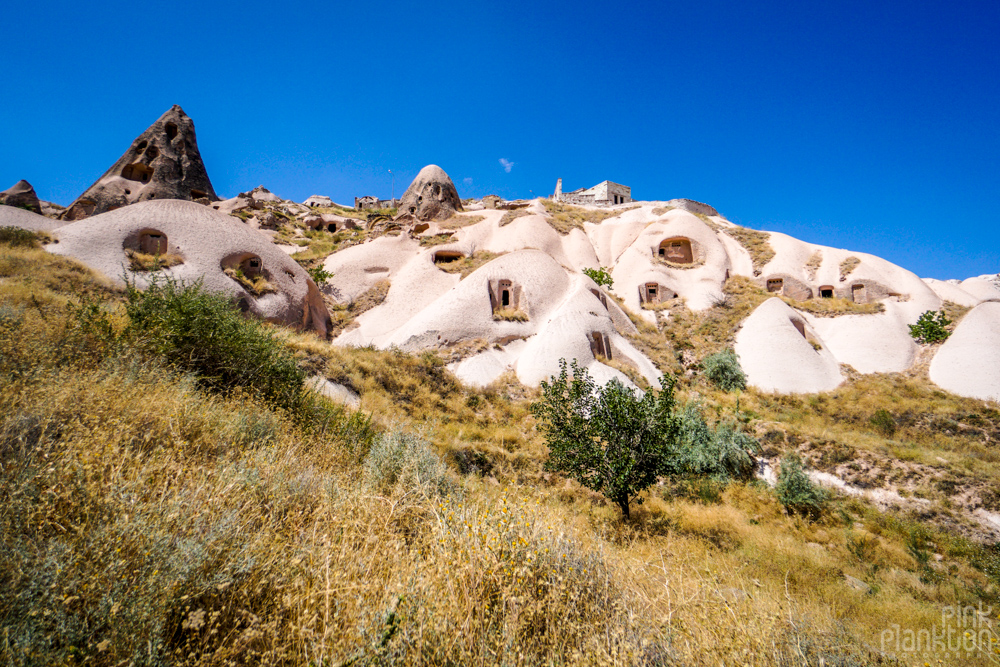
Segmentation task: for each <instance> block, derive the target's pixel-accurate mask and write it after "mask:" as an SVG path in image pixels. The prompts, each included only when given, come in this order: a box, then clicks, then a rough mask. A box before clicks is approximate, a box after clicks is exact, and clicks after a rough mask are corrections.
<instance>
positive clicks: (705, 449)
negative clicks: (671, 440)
mask: <svg viewBox="0 0 1000 667" xmlns="http://www.w3.org/2000/svg"><path fill="white" fill-rule="evenodd" d="M677 417H678V426H679V432H678V445H679V447H678V450H677V452H676V455H675V456H674V458H673V459H672V460H671V461H670V463H669V465H668V472H669V473H670V474H671V475H673V476H675V477H710V478H712V479H713V480H716V481H718V482H728V481H730V480H740V481H745V480H748V479H750V478H751V477H753V474H754V459H753V457H752V456H751V455H750V454H751V453H758V452H759V451H760V443H759V442H757V440H756V439H754V438H753V437H751V436H749V435H747V434H746V433H744V432H743V431H741V430H740V429H739V428H737V426H736V425H734V424H733V423H732V422H728V421H725V422H722V423H720V424H717V425H716V426H715V428H712V427H711V426H709V425H708V423H707V422H706V421H705V418H704V417H703V416H702V411H701V406H700V405H699V404H698V403H697V402H695V401H690V402H688V403H686V404H685V405H684V407H683V408H681V409H680V410H679V411H678V412H677Z"/></svg>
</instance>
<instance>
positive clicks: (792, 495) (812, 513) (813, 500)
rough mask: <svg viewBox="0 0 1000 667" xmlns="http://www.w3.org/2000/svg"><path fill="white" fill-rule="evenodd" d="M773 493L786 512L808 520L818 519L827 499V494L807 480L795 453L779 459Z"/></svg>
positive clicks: (800, 461) (799, 458)
mask: <svg viewBox="0 0 1000 667" xmlns="http://www.w3.org/2000/svg"><path fill="white" fill-rule="evenodd" d="M775 492H776V493H777V494H778V501H779V502H780V503H781V504H782V505H784V506H785V509H786V510H788V511H789V512H794V513H796V514H801V515H803V516H808V517H810V518H816V517H818V516H819V514H820V512H822V511H823V507H824V506H825V505H826V502H827V500H828V499H829V496H828V494H827V492H826V491H825V490H823V489H821V488H820V487H819V486H817V485H816V484H814V483H813V481H812V480H811V479H809V475H807V474H806V471H805V470H804V468H803V467H802V459H801V457H799V455H798V454H796V453H795V452H791V453H788V454H785V455H784V456H783V457H781V470H780V471H779V472H778V484H777V486H776V487H775Z"/></svg>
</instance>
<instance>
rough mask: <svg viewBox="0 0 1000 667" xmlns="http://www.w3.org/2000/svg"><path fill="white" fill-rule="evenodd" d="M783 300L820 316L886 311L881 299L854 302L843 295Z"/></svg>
mask: <svg viewBox="0 0 1000 667" xmlns="http://www.w3.org/2000/svg"><path fill="white" fill-rule="evenodd" d="M781 300H782V301H784V302H785V303H787V304H788V305H789V306H791V307H792V308H795V309H796V310H803V311H806V312H808V313H812V314H813V315H816V316H818V317H837V316H838V315H871V314H873V313H881V312H884V311H885V305H883V304H882V302H881V301H869V302H868V303H854V302H853V301H851V300H850V299H843V298H841V297H827V298H818V299H805V300H798V299H792V298H790V297H787V296H783V297H781Z"/></svg>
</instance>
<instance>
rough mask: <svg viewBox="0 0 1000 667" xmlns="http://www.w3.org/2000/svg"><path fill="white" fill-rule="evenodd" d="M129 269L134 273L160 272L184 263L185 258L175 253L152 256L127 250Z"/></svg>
mask: <svg viewBox="0 0 1000 667" xmlns="http://www.w3.org/2000/svg"><path fill="white" fill-rule="evenodd" d="M125 255H126V256H127V257H128V261H129V268H130V269H132V270H133V271H159V270H160V269H165V268H168V267H171V266H177V265H178V264H183V263H184V258H183V257H181V256H180V255H176V254H174V253H166V254H164V255H150V254H147V253H144V252H138V251H136V250H126V251H125Z"/></svg>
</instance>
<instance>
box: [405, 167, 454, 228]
mask: <svg viewBox="0 0 1000 667" xmlns="http://www.w3.org/2000/svg"><path fill="white" fill-rule="evenodd" d="M461 210H463V209H462V200H461V199H460V198H459V196H458V190H456V189H455V184H454V183H452V182H451V179H450V178H448V174H446V173H445V172H444V169H442V168H441V167H439V166H437V165H436V164H429V165H427V166H426V167H424V168H423V169H421V170H420V173H419V174H417V177H416V178H414V179H413V182H412V183H410V187H408V188H406V192H404V193H403V197H402V199H400V201H399V212H400V214H402V215H412V216H414V217H415V218H417V219H418V220H425V221H426V220H446V219H447V218H450V217H451V216H452V215H453V214H454V213H455V211H461Z"/></svg>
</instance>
